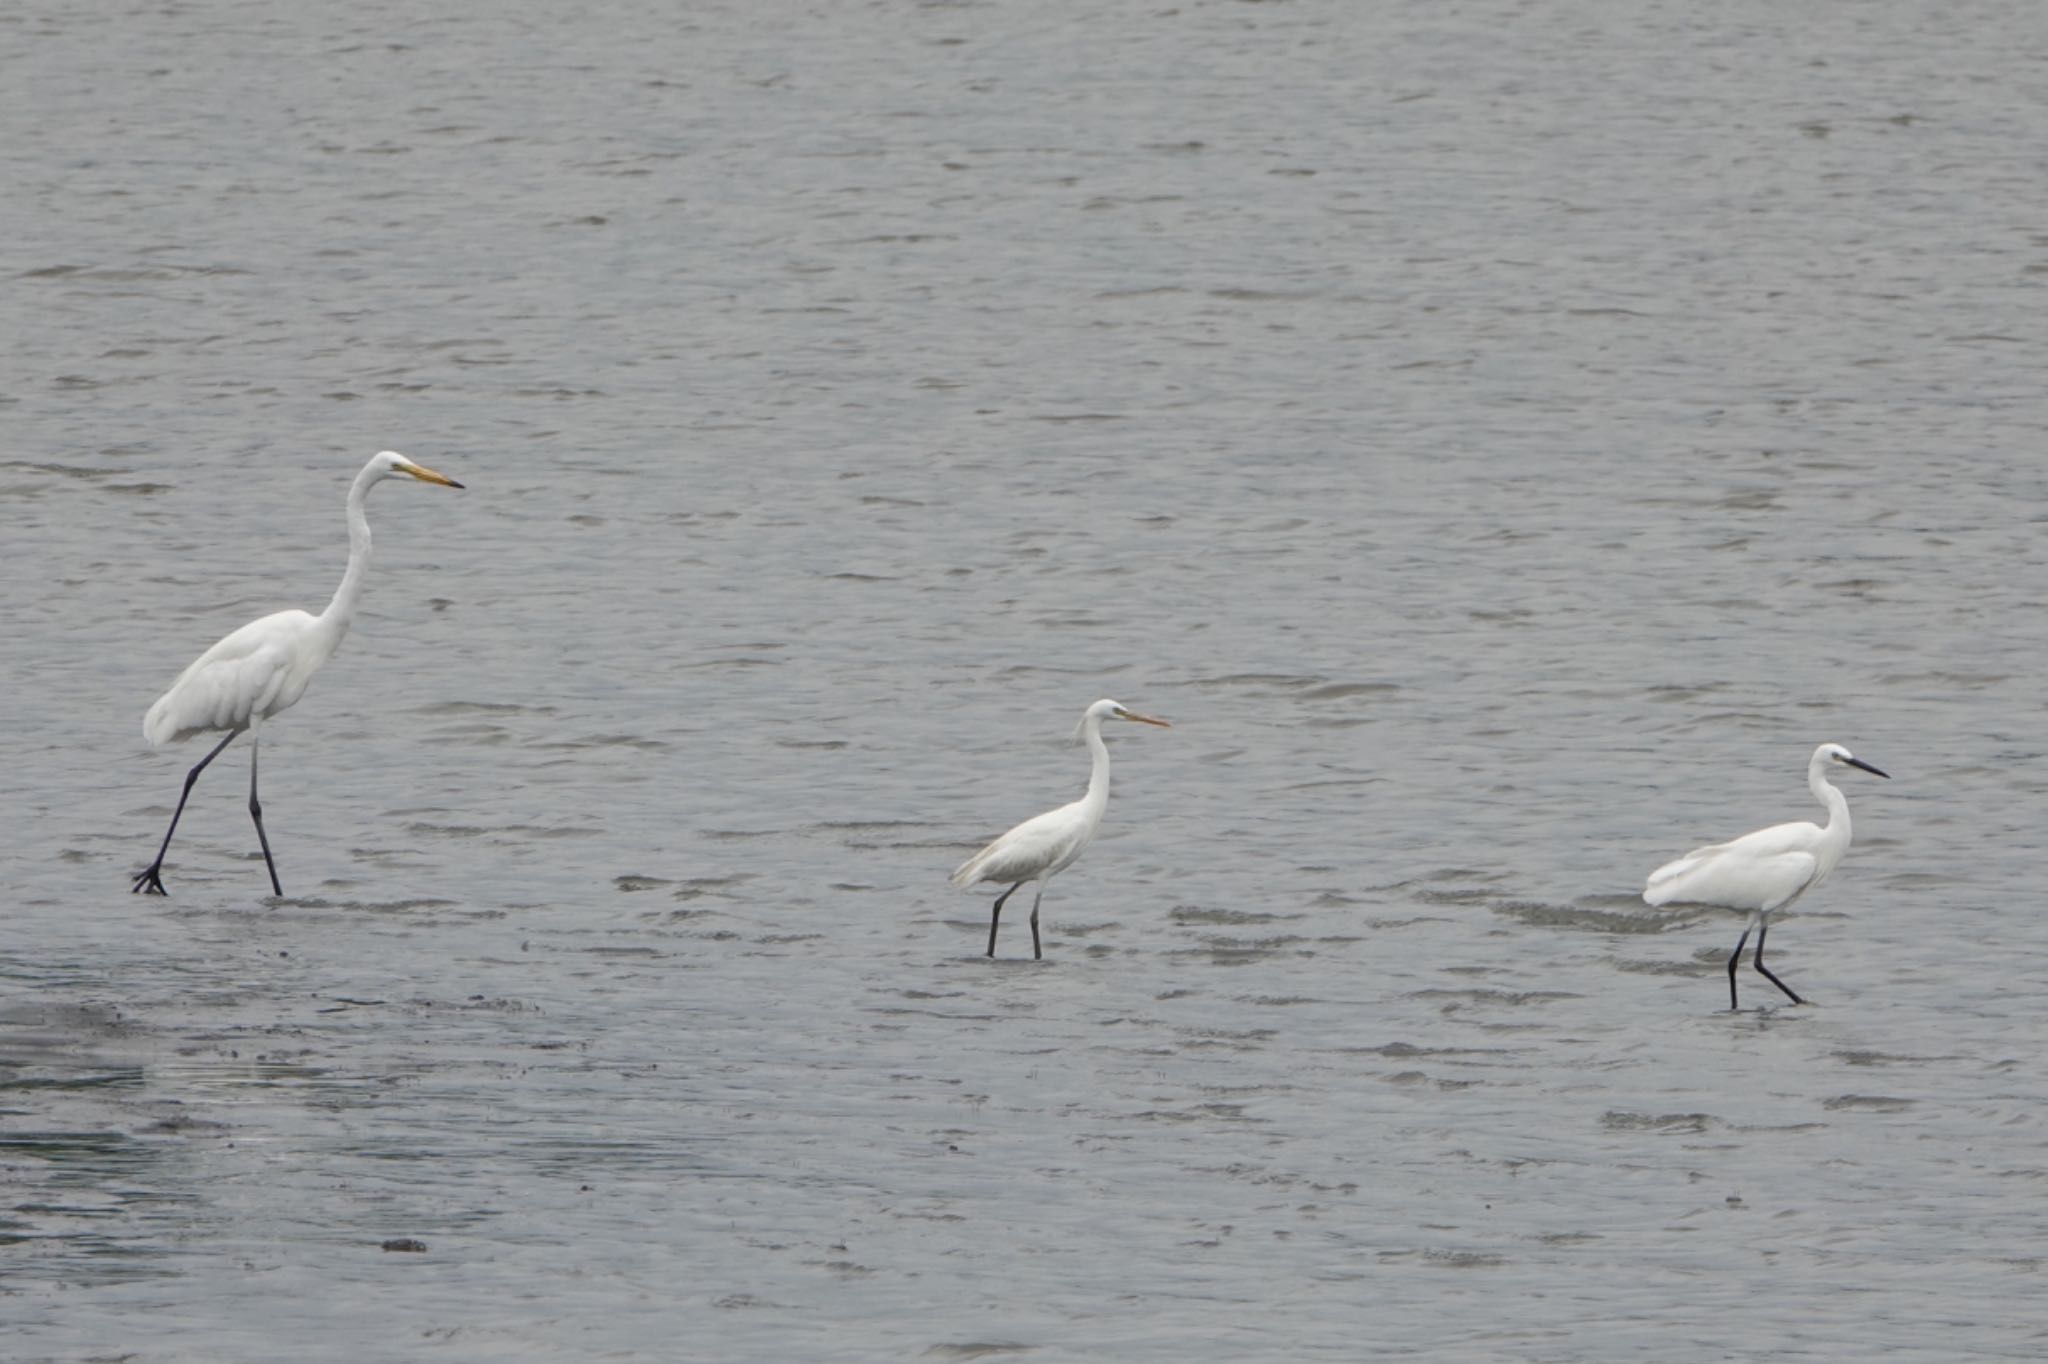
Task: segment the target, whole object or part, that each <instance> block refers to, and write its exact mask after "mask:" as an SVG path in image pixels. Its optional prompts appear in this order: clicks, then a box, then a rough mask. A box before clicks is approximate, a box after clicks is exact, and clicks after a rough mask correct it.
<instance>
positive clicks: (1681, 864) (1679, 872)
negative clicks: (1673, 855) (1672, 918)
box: [1643, 853, 1704, 905]
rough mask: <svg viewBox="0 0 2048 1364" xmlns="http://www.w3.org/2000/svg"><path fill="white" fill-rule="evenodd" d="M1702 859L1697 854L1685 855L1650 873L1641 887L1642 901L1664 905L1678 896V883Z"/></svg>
mask: <svg viewBox="0 0 2048 1364" xmlns="http://www.w3.org/2000/svg"><path fill="white" fill-rule="evenodd" d="M1703 860H1704V859H1703V858H1702V857H1701V856H1700V855H1699V854H1698V853H1687V854H1686V855H1685V856H1684V857H1681V858H1678V859H1676V860H1675V861H1671V862H1666V863H1665V864H1664V865H1663V866H1661V867H1659V868H1657V870H1655V871H1653V872H1651V873H1650V879H1649V880H1648V881H1647V882H1645V883H1644V885H1643V900H1644V902H1645V903H1647V904H1652V905H1665V904H1669V903H1671V901H1672V900H1673V899H1674V898H1675V897H1676V896H1677V895H1678V883H1679V882H1680V881H1682V880H1683V879H1684V878H1685V874H1686V873H1687V872H1689V871H1691V870H1692V869H1693V868H1695V867H1697V866H1699V865H1700V863H1701V862H1702V861H1703Z"/></svg>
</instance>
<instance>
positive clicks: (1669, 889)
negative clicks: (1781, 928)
mask: <svg viewBox="0 0 2048 1364" xmlns="http://www.w3.org/2000/svg"><path fill="white" fill-rule="evenodd" d="M1835 763H1841V764H1842V765H1843V766H1845V767H1860V768H1862V769H1863V770H1864V771H1865V772H1870V773H1873V774H1875V775H1877V776H1880V777H1885V778H1889V777H1890V776H1891V774H1890V773H1889V772H1883V771H1879V770H1878V769H1877V768H1875V767H1872V766H1871V765H1870V764H1869V763H1867V762H1864V761H1863V760H1862V759H1861V758H1858V757H1856V756H1855V755H1854V754H1852V753H1850V752H1849V750H1848V749H1846V748H1844V747H1842V746H1841V745H1840V744H1822V745H1821V746H1820V747H1819V748H1816V749H1815V750H1813V757H1812V758H1811V759H1810V760H1809V761H1808V762H1807V764H1806V786H1807V789H1808V790H1810V791H1812V792H1813V798H1814V799H1815V800H1817V801H1819V802H1820V803H1821V804H1822V805H1825V806H1827V807H1828V824H1827V827H1826V828H1825V829H1823V828H1820V827H1818V826H1816V825H1813V824H1809V823H1807V822H1806V821H1804V820H1797V821H1794V822H1793V823H1790V824H1773V825H1772V826H1771V827H1770V828H1768V829H1758V830H1757V831H1756V832H1755V833H1753V834H1744V835H1743V836H1742V837H1740V838H1738V839H1736V840H1734V841H1733V842H1731V843H1716V844H1714V845H1713V846H1711V847H1706V848H1695V849H1694V850H1693V851H1691V852H1689V853H1687V854H1686V855H1685V856H1683V857H1681V858H1679V859H1678V860H1676V861H1674V862H1666V863H1665V864H1664V865H1663V866H1661V867H1659V868H1657V870H1655V871H1653V872H1651V873H1650V880H1649V884H1648V885H1646V886H1644V887H1643V898H1644V899H1645V900H1647V901H1649V902H1650V903H1651V904H1653V905H1669V904H1689V905H1716V906H1719V907H1720V908H1722V909H1746V910H1748V911H1749V923H1748V925H1747V926H1746V927H1744V928H1743V930H1742V936H1741V937H1740V938H1737V939H1736V940H1735V951H1734V952H1733V953H1732V954H1730V956H1729V958H1728V1007H1729V1009H1730V1010H1731V1011H1732V1010H1733V1009H1734V1008H1735V1007H1736V1004H1735V964H1736V962H1738V961H1740V960H1741V959H1742V945H1743V944H1744V943H1746V942H1748V941H1749V933H1750V930H1751V929H1755V930H1756V969H1757V970H1758V971H1759V972H1760V973H1762V975H1763V977H1764V978H1765V979H1766V980H1768V981H1770V982H1771V984H1773V985H1775V986H1777V987H1778V988H1779V989H1780V990H1783V991H1784V992H1785V995H1786V997H1787V998H1788V999H1790V1000H1791V1001H1792V1002H1793V1003H1794V1004H1804V1003H1805V1002H1806V1001H1805V1000H1803V999H1801V998H1800V997H1799V996H1798V995H1796V994H1793V993H1792V987H1791V986H1789V985H1787V984H1785V982H1784V981H1782V980H1779V979H1778V978H1777V976H1775V975H1773V974H1772V973H1771V970H1770V968H1769V967H1767V966H1765V965H1764V935H1765V934H1767V933H1769V932H1770V922H1769V919H1770V915H1771V912H1772V911H1773V910H1779V909H1783V908H1784V907H1785V906H1787V905H1789V904H1791V903H1792V902H1793V901H1794V900H1796V899H1798V898H1799V897H1800V896H1802V895H1804V894H1805V893H1806V892H1807V891H1809V890H1812V889H1813V888H1814V887H1815V886H1817V885H1819V884H1820V883H1821V882H1822V881H1825V880H1826V879H1827V876H1828V873H1829V872H1831V871H1833V870H1834V869H1835V864H1836V863H1838V862H1840V861H1841V860H1842V854H1843V853H1846V852H1847V851H1849V802H1848V800H1847V798H1846V797H1844V796H1843V795H1842V793H1841V792H1840V791H1837V790H1836V789H1835V788H1834V787H1833V786H1830V785H1829V784H1828V779H1827V771H1828V768H1829V767H1830V766H1831V765H1833V764H1835Z"/></svg>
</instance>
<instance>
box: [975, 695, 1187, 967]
mask: <svg viewBox="0 0 2048 1364" xmlns="http://www.w3.org/2000/svg"><path fill="white" fill-rule="evenodd" d="M1109 719H1115V720H1135V721H1137V722H1138V723H1139V724H1144V725H1158V726H1159V727H1160V728H1161V729H1171V728H1173V726H1171V725H1169V724H1167V723H1166V721H1164V720H1158V719H1154V718H1153V717H1152V716H1150V715H1140V714H1138V713H1137V712H1136V711H1133V710H1128V709H1126V708H1125V707H1123V706H1122V705H1119V704H1118V703H1117V702H1115V701H1109V700H1103V701H1097V702H1096V703H1095V704H1094V705H1092V706H1090V707H1088V709H1087V710H1086V711H1085V712H1083V714H1082V716H1081V723H1080V725H1079V727H1078V728H1076V730H1075V731H1074V735H1075V737H1076V738H1078V739H1083V740H1085V741H1086V742H1087V744H1088V748H1089V751H1090V754H1091V755H1092V758H1093V763H1092V766H1091V768H1090V770H1089V774H1088V791H1087V794H1085V795H1083V796H1082V797H1081V798H1080V799H1079V800H1077V801H1073V802H1071V803H1069V804H1066V805H1062V806H1060V808H1059V809H1057V810H1048V811H1046V812H1045V813H1044V814H1042V815H1035V816H1033V817H1032V818H1030V819H1027V820H1025V821H1024V822H1023V823H1022V824H1019V825H1018V826H1017V827H1016V828H1014V829H1012V830H1010V831H1009V832H1008V833H1006V834H1004V835H1003V836H1002V837H1000V838H998V839H996V840H995V841H994V842H993V843H990V844H989V845H988V846H987V847H986V848H983V849H982V850H981V851H980V852H978V853H976V854H975V855H974V856H972V857H970V858H968V859H967V860H966V861H965V862H962V863H961V864H960V866H959V867H958V869H956V870H955V871H954V873H953V875H952V878H951V879H952V882H953V884H954V885H956V886H960V887H963V888H964V887H967V886H972V885H974V884H976V883H977V882H981V881H997V882H1002V881H1007V882H1009V883H1010V888H1009V889H1008V890H1006V891H1004V892H1003V893H1002V894H1001V895H998V896H997V897H996V904H995V910H994V912H992V913H991V914H990V915H989V921H988V955H989V956H991V957H993V956H994V955H995V954H996V925H997V923H998V922H999V921H1000V920H1001V919H1002V916H1003V902H1004V901H1005V900H1007V899H1009V898H1010V896H1011V895H1013V894H1015V893H1016V891H1017V889H1018V887H1020V886H1022V885H1024V884H1025V883H1026V882H1030V881H1035V882H1037V883H1038V889H1037V892H1036V894H1035V895H1034V896H1033V898H1032V901H1031V955H1032V956H1033V957H1043V956H1044V955H1045V953H1044V951H1043V950H1042V949H1041V948H1040V947H1039V941H1038V907H1039V905H1040V903H1042V902H1043V901H1044V899H1045V887H1046V883H1047V882H1048V881H1050V880H1052V878H1053V877H1054V876H1056V875H1058V874H1059V873H1060V872H1062V871H1065V870H1066V869H1067V868H1068V867H1070V866H1072V865H1073V864H1074V859H1076V858H1078V857H1079V856H1080V855H1081V853H1082V852H1083V851H1084V850H1085V849H1086V848H1087V847H1088V845H1089V844H1090V843H1091V842H1093V841H1094V839H1095V831H1096V829H1098V828H1100V827H1101V825H1102V812H1103V811H1104V810H1105V809H1107V808H1108V806H1109V748H1108V746H1107V745H1106V744H1104V743H1103V742H1102V722H1103V721H1104V720H1109Z"/></svg>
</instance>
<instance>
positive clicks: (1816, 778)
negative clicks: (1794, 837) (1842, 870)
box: [1806, 758, 1849, 867]
mask: <svg viewBox="0 0 2048 1364" xmlns="http://www.w3.org/2000/svg"><path fill="white" fill-rule="evenodd" d="M1806 786H1807V789H1808V790H1810V791H1812V792H1813V798H1814V799H1815V800H1817V801H1819V802H1820V803H1821V804H1822V805H1825V806H1827V807H1828V823H1827V827H1826V828H1825V829H1823V830H1821V833H1822V835H1823V836H1824V837H1825V838H1826V839H1827V846H1828V848H1829V849H1831V850H1832V851H1833V854H1834V856H1833V857H1832V858H1829V859H1828V865H1829V866H1830V867H1832V866H1833V865H1834V863H1835V861H1836V860H1839V859H1840V857H1841V856H1842V854H1843V853H1844V852H1846V851H1848V848H1849V798H1848V797H1847V796H1845V795H1843V794H1842V793H1841V792H1840V791H1838V790H1836V789H1835V787H1834V785H1833V784H1832V783H1830V782H1829V781H1828V776H1827V762H1826V760H1825V759H1822V758H1815V759H1814V760H1813V764H1812V766H1810V767H1808V768H1807V769H1806Z"/></svg>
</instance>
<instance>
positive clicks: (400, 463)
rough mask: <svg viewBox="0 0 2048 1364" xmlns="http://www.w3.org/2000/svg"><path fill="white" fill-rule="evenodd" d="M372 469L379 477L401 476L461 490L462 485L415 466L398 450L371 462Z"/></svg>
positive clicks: (421, 465)
mask: <svg viewBox="0 0 2048 1364" xmlns="http://www.w3.org/2000/svg"><path fill="white" fill-rule="evenodd" d="M370 467H372V468H374V469H375V470H376V471H377V477H378V478H380V479H383V478H398V477H400V476H401V475H403V476H405V477H408V478H416V479H418V480H419V481H420V482H422V483H438V484H440V485H441V486H442V487H444V488H460V487H461V486H462V485H461V484H460V483H457V482H456V481H455V480H454V479H452V478H450V477H448V475H446V474H437V473H435V472H434V471H433V470H432V469H429V468H427V467H426V466H425V465H424V464H415V463H413V462H412V461H411V460H409V459H407V458H406V457H405V456H404V455H401V454H399V453H398V451H396V450H385V451H383V452H381V453H379V454H378V456H377V457H376V458H375V459H373V460H371V461H370Z"/></svg>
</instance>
